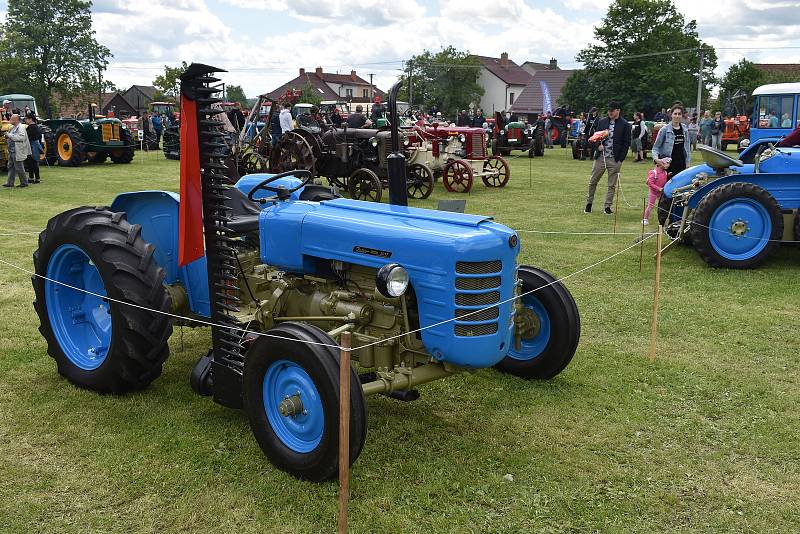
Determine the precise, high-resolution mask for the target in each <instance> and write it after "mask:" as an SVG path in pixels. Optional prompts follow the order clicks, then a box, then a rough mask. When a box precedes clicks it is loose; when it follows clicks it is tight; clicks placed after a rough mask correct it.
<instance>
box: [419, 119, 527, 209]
mask: <svg viewBox="0 0 800 534" xmlns="http://www.w3.org/2000/svg"><path fill="white" fill-rule="evenodd" d="M414 133H415V134H416V135H415V136H414V137H412V138H411V142H412V150H411V151H410V152H411V154H410V156H409V160H408V162H409V163H419V164H422V165H425V166H427V167H428V168H430V169H431V170H432V171H433V172H434V175H435V176H442V182H443V183H444V187H445V189H447V190H448V191H449V192H451V193H468V192H469V191H470V189H472V182H473V180H474V179H475V178H477V177H480V178H481V180H483V183H484V185H486V187H504V186H505V185H506V184H507V183H508V179H509V177H510V176H511V171H510V169H509V167H508V163H507V162H506V160H504V159H503V158H501V157H499V156H489V154H488V152H487V150H486V136H485V134H484V131H483V128H469V127H464V126H440V125H438V124H434V125H433V126H428V127H425V128H422V127H419V126H417V127H415V128H414Z"/></svg>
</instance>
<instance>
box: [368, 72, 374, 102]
mask: <svg viewBox="0 0 800 534" xmlns="http://www.w3.org/2000/svg"><path fill="white" fill-rule="evenodd" d="M373 76H375V74H374V73H372V72H370V73H369V95H370V98H374V97H375V86H374V85H372V77H373Z"/></svg>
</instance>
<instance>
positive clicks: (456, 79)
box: [399, 46, 483, 115]
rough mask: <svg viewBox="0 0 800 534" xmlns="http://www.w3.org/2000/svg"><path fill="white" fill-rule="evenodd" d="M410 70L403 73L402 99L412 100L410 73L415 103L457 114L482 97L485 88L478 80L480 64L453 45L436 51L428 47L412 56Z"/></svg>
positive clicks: (426, 107)
mask: <svg viewBox="0 0 800 534" xmlns="http://www.w3.org/2000/svg"><path fill="white" fill-rule="evenodd" d="M408 65H409V69H408V73H406V74H404V75H403V76H401V78H400V79H401V80H402V81H403V86H402V88H401V90H400V93H399V98H400V99H401V100H406V101H408V100H410V95H409V94H408V76H409V74H410V75H411V81H412V83H413V87H412V91H413V98H414V104H420V105H421V106H422V107H424V108H425V109H430V108H432V107H433V106H436V108H437V109H438V110H439V111H441V112H442V113H443V114H446V115H455V114H456V113H458V111H459V110H461V109H466V108H467V107H468V106H469V105H470V104H471V103H474V102H477V101H478V100H480V97H481V96H482V95H483V88H482V87H481V86H480V85H479V84H478V77H479V76H480V73H481V64H480V62H479V61H478V59H477V58H476V57H475V56H472V55H470V54H469V52H460V51H458V50H456V49H455V48H454V47H452V46H448V47H447V48H444V49H442V50H441V51H439V52H437V53H435V54H434V53H432V52H430V51H428V50H426V51H424V52H423V53H422V54H420V55H418V56H414V57H412V58H411V59H410V60H409V63H408Z"/></svg>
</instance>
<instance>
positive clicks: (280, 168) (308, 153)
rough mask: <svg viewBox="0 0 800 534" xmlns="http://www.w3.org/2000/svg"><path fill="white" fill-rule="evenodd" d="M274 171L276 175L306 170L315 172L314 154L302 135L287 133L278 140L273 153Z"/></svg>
mask: <svg viewBox="0 0 800 534" xmlns="http://www.w3.org/2000/svg"><path fill="white" fill-rule="evenodd" d="M273 154H274V159H273V162H272V163H273V165H272V167H273V169H272V170H273V171H274V172H276V173H281V172H287V171H294V170H298V169H305V170H308V171H311V172H314V164H315V163H316V158H314V152H313V150H312V149H311V146H310V145H309V144H308V143H307V142H306V140H305V139H304V138H303V136H302V135H300V134H298V133H297V132H286V133H285V134H283V135H282V136H281V138H280V139H279V140H278V144H277V145H275V151H274V152H273Z"/></svg>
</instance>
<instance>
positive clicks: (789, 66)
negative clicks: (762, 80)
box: [755, 63, 800, 75]
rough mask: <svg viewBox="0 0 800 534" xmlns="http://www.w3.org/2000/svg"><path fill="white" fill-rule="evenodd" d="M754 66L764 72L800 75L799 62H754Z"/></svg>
mask: <svg viewBox="0 0 800 534" xmlns="http://www.w3.org/2000/svg"><path fill="white" fill-rule="evenodd" d="M755 66H756V68H758V69H759V70H761V71H764V72H774V73H780V74H797V75H800V63H755Z"/></svg>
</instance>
